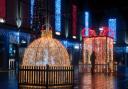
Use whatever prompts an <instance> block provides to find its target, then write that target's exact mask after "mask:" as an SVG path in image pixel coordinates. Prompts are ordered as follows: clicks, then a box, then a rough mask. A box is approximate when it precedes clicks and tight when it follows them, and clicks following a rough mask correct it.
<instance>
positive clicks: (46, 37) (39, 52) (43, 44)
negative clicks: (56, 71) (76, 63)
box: [22, 31, 70, 66]
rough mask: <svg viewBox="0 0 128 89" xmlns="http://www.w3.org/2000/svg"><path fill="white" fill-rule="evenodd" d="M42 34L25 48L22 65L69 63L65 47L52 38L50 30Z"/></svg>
mask: <svg viewBox="0 0 128 89" xmlns="http://www.w3.org/2000/svg"><path fill="white" fill-rule="evenodd" d="M42 35H43V36H42V37H41V38H39V39H36V40H35V41H33V42H32V43H31V44H30V45H29V46H28V47H27V48H26V50H25V53H24V57H23V61H22V65H28V66H29V65H30V66H35V65H36V66H39V65H46V64H49V65H70V61H69V55H68V52H67V50H66V48H64V46H63V45H62V44H61V43H60V42H59V41H58V40H56V39H53V38H52V32H51V31H44V32H43V34H42Z"/></svg>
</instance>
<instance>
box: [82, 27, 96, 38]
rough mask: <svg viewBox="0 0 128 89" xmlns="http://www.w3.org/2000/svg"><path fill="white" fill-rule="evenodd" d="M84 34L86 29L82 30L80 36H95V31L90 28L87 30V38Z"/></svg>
mask: <svg viewBox="0 0 128 89" xmlns="http://www.w3.org/2000/svg"><path fill="white" fill-rule="evenodd" d="M85 32H86V28H84V29H82V31H81V35H82V37H83V38H85V37H93V36H96V32H95V30H92V29H90V28H88V36H86V35H85Z"/></svg>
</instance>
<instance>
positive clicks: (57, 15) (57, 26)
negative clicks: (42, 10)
mask: <svg viewBox="0 0 128 89" xmlns="http://www.w3.org/2000/svg"><path fill="white" fill-rule="evenodd" d="M55 30H56V32H61V0H55Z"/></svg>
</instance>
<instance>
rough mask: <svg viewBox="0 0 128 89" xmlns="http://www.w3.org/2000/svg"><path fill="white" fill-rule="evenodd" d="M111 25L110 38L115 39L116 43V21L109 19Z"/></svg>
mask: <svg viewBox="0 0 128 89" xmlns="http://www.w3.org/2000/svg"><path fill="white" fill-rule="evenodd" d="M108 25H109V30H110V31H109V36H110V37H113V38H114V41H116V19H109V20H108Z"/></svg>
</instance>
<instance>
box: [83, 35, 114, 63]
mask: <svg viewBox="0 0 128 89" xmlns="http://www.w3.org/2000/svg"><path fill="white" fill-rule="evenodd" d="M93 52H94V53H95V56H96V59H95V64H108V63H109V62H110V61H112V62H113V39H112V38H111V37H107V36H97V37H90V38H89V37H88V38H84V40H83V63H84V64H91V61H90V60H91V56H92V53H93Z"/></svg>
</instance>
